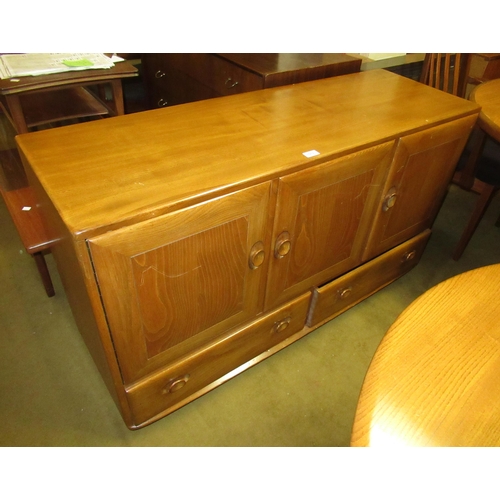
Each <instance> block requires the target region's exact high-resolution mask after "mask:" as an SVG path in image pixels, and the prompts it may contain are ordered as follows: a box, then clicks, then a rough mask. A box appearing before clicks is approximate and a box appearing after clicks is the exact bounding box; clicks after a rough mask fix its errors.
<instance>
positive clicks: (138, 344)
mask: <svg viewBox="0 0 500 500" xmlns="http://www.w3.org/2000/svg"><path fill="white" fill-rule="evenodd" d="M269 196H270V183H263V184H260V185H257V186H254V187H252V188H248V189H244V190H241V191H238V192H236V193H233V194H230V195H226V196H222V197H220V198H216V199H214V200H211V201H208V202H206V203H202V204H199V205H196V206H193V207H190V208H187V209H184V210H180V211H178V212H173V213H170V214H167V215H163V216H159V217H157V218H154V219H152V220H148V221H145V222H142V223H138V224H135V225H133V226H131V227H126V228H123V229H118V230H116V231H111V232H109V233H106V234H104V235H101V236H98V237H95V238H91V239H90V240H89V242H88V243H89V249H90V254H91V258H92V261H93V264H94V268H95V273H96V278H97V282H98V286H99V290H100V293H101V296H102V301H103V305H104V308H105V312H106V316H107V319H108V324H109V328H110V332H111V336H112V339H113V343H114V346H115V349H116V353H117V357H118V361H119V363H120V367H121V370H122V376H123V378H124V381H125V383H130V382H132V381H134V380H137V379H139V378H141V377H143V376H144V375H146V374H148V373H150V372H152V371H154V370H156V369H159V368H161V367H163V366H165V365H166V364H168V363H170V362H172V361H173V360H177V359H179V358H180V357H182V356H184V355H186V354H188V353H190V352H192V351H194V350H195V349H199V348H200V347H202V346H203V345H205V344H206V343H207V342H209V341H211V340H212V339H214V338H216V337H217V336H218V335H220V334H221V333H222V332H224V331H226V330H228V329H230V328H233V327H235V326H236V325H239V324H241V323H243V322H245V321H248V320H251V319H253V318H254V317H255V316H256V315H257V314H258V313H260V312H261V311H262V309H263V297H264V287H265V275H266V268H267V264H268V255H267V254H266V250H265V249H267V248H269V245H270V242H269V241H268V240H266V235H269V234H270V231H269V230H267V227H268V224H269V222H268V218H269V216H270V215H269V206H268V205H269ZM267 238H269V236H267Z"/></svg>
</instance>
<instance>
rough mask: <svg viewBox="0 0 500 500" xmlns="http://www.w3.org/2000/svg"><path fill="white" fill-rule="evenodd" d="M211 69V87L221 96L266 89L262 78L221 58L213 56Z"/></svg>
mask: <svg viewBox="0 0 500 500" xmlns="http://www.w3.org/2000/svg"><path fill="white" fill-rule="evenodd" d="M210 67H211V71H210V76H207V79H208V80H209V81H210V87H211V88H212V89H213V90H214V91H215V92H216V93H217V94H220V95H221V96H226V95H233V94H242V93H243V92H250V91H252V90H259V89H262V88H264V82H263V79H262V77H261V76H259V75H257V74H255V73H252V72H251V71H248V70H245V69H243V68H241V67H240V66H237V65H236V64H232V63H230V62H229V61H226V60H224V59H221V58H220V57H217V56H212V57H211V59H210Z"/></svg>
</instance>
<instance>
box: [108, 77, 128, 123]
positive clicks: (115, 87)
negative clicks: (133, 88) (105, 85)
mask: <svg viewBox="0 0 500 500" xmlns="http://www.w3.org/2000/svg"><path fill="white" fill-rule="evenodd" d="M110 83H111V91H112V93H113V106H114V111H115V113H116V114H117V115H124V114H125V105H124V102H123V87H122V82H121V80H119V79H118V80H111V82H110Z"/></svg>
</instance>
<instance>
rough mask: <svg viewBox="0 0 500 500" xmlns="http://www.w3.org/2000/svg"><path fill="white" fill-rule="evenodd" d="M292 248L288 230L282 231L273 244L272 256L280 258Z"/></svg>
mask: <svg viewBox="0 0 500 500" xmlns="http://www.w3.org/2000/svg"><path fill="white" fill-rule="evenodd" d="M291 248H292V242H291V241H290V234H289V233H288V231H283V232H282V233H281V234H280V235H279V236H278V238H277V239H276V245H274V256H275V257H276V258H277V259H282V258H283V257H284V256H285V255H287V254H288V253H289V252H290V250H291Z"/></svg>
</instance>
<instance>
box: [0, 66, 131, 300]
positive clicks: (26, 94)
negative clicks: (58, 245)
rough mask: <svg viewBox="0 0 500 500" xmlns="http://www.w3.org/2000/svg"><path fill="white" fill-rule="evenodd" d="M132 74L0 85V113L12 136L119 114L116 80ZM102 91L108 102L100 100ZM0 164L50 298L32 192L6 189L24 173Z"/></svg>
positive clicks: (2, 190) (58, 76)
mask: <svg viewBox="0 0 500 500" xmlns="http://www.w3.org/2000/svg"><path fill="white" fill-rule="evenodd" d="M137 74H138V71H137V68H135V67H134V66H132V65H131V64H129V63H127V62H119V63H117V64H115V65H114V66H113V67H112V68H110V69H96V70H84V71H68V72H64V73H55V74H49V75H40V76H24V77H19V78H12V79H6V80H0V107H1V110H0V113H1V112H2V111H3V112H4V114H5V116H6V117H7V118H8V119H9V121H10V123H11V124H12V126H13V127H14V131H15V133H26V132H29V131H30V130H33V129H35V128H36V127H38V126H40V125H48V124H50V125H54V124H60V123H63V122H64V121H65V120H75V119H80V118H88V117H96V116H115V115H123V114H124V104H123V91H122V81H121V79H122V78H129V77H133V76H137ZM107 89H108V92H109V99H107V98H106V95H105V93H106V90H107ZM99 94H102V95H101V96H99ZM15 153H17V152H15ZM0 160H2V161H5V160H7V162H8V167H6V168H5V169H4V170H9V169H10V170H12V172H10V174H11V175H12V174H13V175H15V177H16V179H14V180H13V179H8V180H7V181H6V182H5V185H2V184H0V194H2V197H3V199H4V201H5V204H6V206H7V208H8V210H9V213H10V215H11V217H12V220H13V221H14V224H15V226H16V229H17V231H18V233H19V236H20V237H21V240H22V242H23V244H24V246H25V248H26V251H27V252H28V253H29V254H30V255H32V256H33V257H34V259H35V262H36V265H37V268H38V271H39V274H40V277H41V279H42V282H43V285H44V288H45V291H46V293H47V295H48V296H49V297H52V296H53V295H54V288H53V285H52V280H51V278H50V274H49V270H48V268H47V264H46V262H45V257H44V252H45V251H47V250H48V249H50V247H51V246H52V244H53V243H54V242H53V241H52V240H51V239H50V238H49V237H48V236H47V235H46V231H45V229H44V227H43V225H42V223H41V219H40V217H41V216H40V213H39V209H38V206H37V204H36V203H35V198H34V194H33V192H32V190H31V187H30V186H27V185H22V186H21V187H20V188H12V187H11V186H9V183H11V182H12V183H13V184H18V181H19V179H20V178H24V173H23V172H15V166H16V165H17V164H18V163H19V164H20V162H18V161H17V158H14V157H13V156H12V155H10V157H9V156H8V155H7V153H5V154H4V152H2V158H0ZM28 207H29V210H28Z"/></svg>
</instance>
